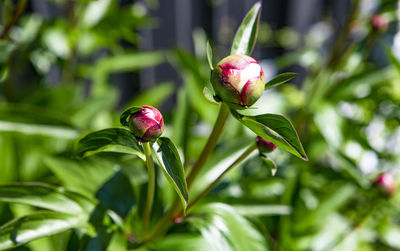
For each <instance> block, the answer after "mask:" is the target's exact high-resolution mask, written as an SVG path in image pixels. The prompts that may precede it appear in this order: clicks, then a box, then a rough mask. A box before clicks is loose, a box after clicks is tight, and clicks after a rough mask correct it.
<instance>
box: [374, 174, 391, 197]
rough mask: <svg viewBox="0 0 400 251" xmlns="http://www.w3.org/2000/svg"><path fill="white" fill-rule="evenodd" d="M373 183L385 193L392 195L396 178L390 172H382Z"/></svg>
mask: <svg viewBox="0 0 400 251" xmlns="http://www.w3.org/2000/svg"><path fill="white" fill-rule="evenodd" d="M375 185H376V186H377V187H379V188H380V189H381V190H382V191H383V192H384V193H385V194H386V195H389V196H390V195H393V194H394V192H395V190H396V180H395V179H394V177H393V175H391V174H390V173H382V174H380V175H379V176H378V178H376V180H375Z"/></svg>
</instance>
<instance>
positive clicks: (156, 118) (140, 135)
mask: <svg viewBox="0 0 400 251" xmlns="http://www.w3.org/2000/svg"><path fill="white" fill-rule="evenodd" d="M140 108H142V110H140V111H138V112H135V113H133V114H132V115H131V116H130V117H129V122H128V124H129V129H130V130H131V131H132V133H133V135H135V137H136V138H137V139H139V140H141V141H144V142H146V141H153V140H156V139H157V138H158V137H160V136H161V134H162V132H163V130H164V120H163V117H162V115H161V113H160V111H159V110H157V109H156V108H154V107H152V106H147V105H145V106H141V107H140Z"/></svg>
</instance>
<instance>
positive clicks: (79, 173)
mask: <svg viewBox="0 0 400 251" xmlns="http://www.w3.org/2000/svg"><path fill="white" fill-rule="evenodd" d="M44 163H45V165H46V166H47V167H48V168H49V169H50V171H51V172H52V173H53V174H54V175H55V176H56V177H57V178H58V180H59V181H60V182H61V183H62V184H63V186H64V187H67V188H68V189H71V190H73V191H77V192H79V193H80V194H83V195H85V196H88V197H90V198H92V199H93V198H94V194H95V192H96V191H97V190H98V189H99V188H100V187H101V186H102V184H103V183H104V182H106V180H108V179H109V178H110V177H111V176H112V175H113V173H114V168H115V166H116V164H114V163H111V162H110V161H107V160H105V159H100V158H97V157H89V158H85V159H80V160H74V159H71V158H61V157H58V158H57V157H47V158H45V159H44Z"/></svg>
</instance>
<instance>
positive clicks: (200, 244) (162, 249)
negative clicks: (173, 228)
mask: <svg viewBox="0 0 400 251" xmlns="http://www.w3.org/2000/svg"><path fill="white" fill-rule="evenodd" d="M156 250H158V251H170V250H174V251H187V250H190V251H204V250H212V246H210V244H208V242H207V241H206V240H205V239H204V238H203V237H202V236H201V235H193V234H169V235H167V236H165V237H164V238H163V239H162V240H160V242H159V243H157V244H156Z"/></svg>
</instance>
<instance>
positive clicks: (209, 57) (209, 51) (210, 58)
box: [207, 41, 214, 70]
mask: <svg viewBox="0 0 400 251" xmlns="http://www.w3.org/2000/svg"><path fill="white" fill-rule="evenodd" d="M213 58H214V56H213V51H212V47H211V45H210V41H207V61H208V65H209V66H210V70H214V66H213V65H214V64H213Z"/></svg>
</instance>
